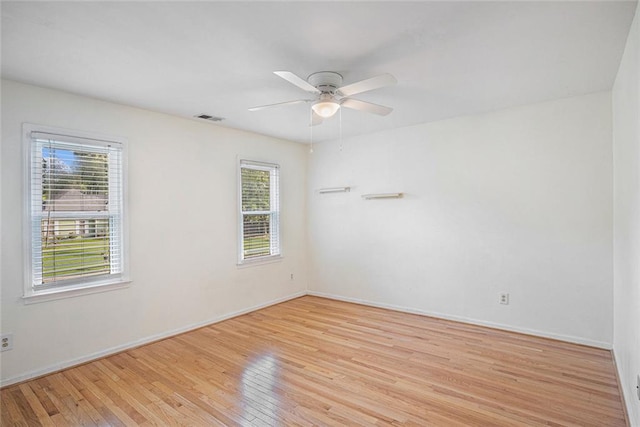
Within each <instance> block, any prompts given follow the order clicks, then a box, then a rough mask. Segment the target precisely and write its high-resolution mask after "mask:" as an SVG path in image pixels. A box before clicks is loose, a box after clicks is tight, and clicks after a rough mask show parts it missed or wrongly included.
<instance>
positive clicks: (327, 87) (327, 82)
mask: <svg viewBox="0 0 640 427" xmlns="http://www.w3.org/2000/svg"><path fill="white" fill-rule="evenodd" d="M307 81H308V82H309V84H311V85H312V86H313V87H315V88H316V89H318V90H319V91H320V92H322V93H330V94H332V95H334V94H335V92H336V90H337V89H338V88H339V87H342V76H341V75H340V74H338V73H336V72H333V71H320V72H318V73H313V74H311V75H310V76H309V77H307Z"/></svg>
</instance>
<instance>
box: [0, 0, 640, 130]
mask: <svg viewBox="0 0 640 427" xmlns="http://www.w3.org/2000/svg"><path fill="white" fill-rule="evenodd" d="M635 7H636V3H635V1H632V2H623V1H605V2H595V1H588V2H581V1H573V2H550V1H539V2H514V1H511V2H451V1H443V2H396V1H393V2H391V1H389V2H371V3H368V2H367V3H365V2H326V3H321V2H273V3H272V2H224V3H222V2H205V1H200V2H182V1H177V2H37V3H36V2H6V1H3V2H2V3H1V8H2V76H3V77H4V78H8V79H12V80H17V81H22V82H26V83H31V84H35V85H40V86H45V87H51V88H56V89H61V90H64V91H69V92H73V93H78V94H82V95H87V96H91V97H96V98H101V99H106V100H109V101H114V102H117V103H122V104H128V105H133V106H137V107H142V108H146V109H150V110H155V111H161V112H165V113H169V114H174V115H179V116H185V117H192V116H194V115H196V114H200V113H207V114H211V115H215V116H222V117H224V118H226V120H225V121H224V122H222V125H224V126H229V127H233V128H238V129H244V130H249V131H253V132H257V133H261V134H266V135H272V136H276V137H279V138H285V139H290V140H294V141H300V142H308V141H309V138H310V132H309V126H308V122H309V104H297V105H292V106H285V107H279V108H274V109H270V110H262V111H258V112H249V111H247V108H248V107H252V106H255V105H262V104H270V103H276V102H283V101H289V100H294V99H302V98H307V94H306V93H305V92H303V91H302V90H301V89H298V88H297V87H295V86H293V85H291V84H289V83H287V82H286V81H284V80H282V79H280V78H279V77H277V76H275V75H274V74H273V73H272V72H273V71H275V70H288V71H292V72H294V73H296V74H298V75H299V76H301V77H303V78H306V77H307V76H308V75H309V74H311V73H313V72H316V71H324V70H331V71H337V72H339V73H341V74H342V75H343V76H344V82H345V84H348V83H351V82H354V81H357V80H361V79H365V78H369V77H373V76H375V75H378V74H382V73H391V74H393V75H394V76H395V77H396V78H397V79H398V84H397V85H396V86H392V87H387V88H383V89H379V90H375V91H371V92H367V93H364V94H361V95H358V96H355V98H359V99H362V100H366V101H370V102H375V103H378V104H383V105H388V106H391V107H394V111H393V112H392V113H391V114H390V115H389V116H386V117H379V116H374V115H369V114H366V113H363V112H359V111H353V110H348V109H343V110H344V112H343V114H342V129H343V135H344V136H351V135H359V134H365V133H368V132H374V131H378V130H382V129H388V128H394V127H400V126H407V125H412V124H417V123H423V122H430V121H435V120H440V119H443V118H448V117H454V116H459V115H465V114H472V113H479V112H486V111H491V110H496V109H500V108H505V107H510V106H516V105H523V104H528V103H533V102H538V101H544V100H550V99H557V98H562V97H567V96H573V95H580V94H585V93H589V92H595V91H601V90H609V89H611V87H612V85H613V81H614V79H615V74H616V71H617V69H618V65H619V63H620V58H621V55H622V51H623V49H624V44H625V41H626V37H627V34H628V31H629V27H630V24H631V21H632V19H633V13H634V10H635ZM337 135H338V118H337V117H336V118H335V119H330V120H327V121H325V123H324V124H322V125H320V126H316V127H314V128H313V139H314V141H320V140H326V139H333V138H335V137H337Z"/></svg>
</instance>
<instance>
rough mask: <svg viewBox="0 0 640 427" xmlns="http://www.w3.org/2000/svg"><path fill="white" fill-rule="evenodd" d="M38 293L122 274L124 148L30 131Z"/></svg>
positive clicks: (34, 280)
mask: <svg viewBox="0 0 640 427" xmlns="http://www.w3.org/2000/svg"><path fill="white" fill-rule="evenodd" d="M30 144H31V147H30V150H31V151H30V153H31V155H30V214H31V242H30V243H31V270H32V271H31V273H32V277H31V278H32V286H33V288H34V290H41V289H46V288H51V287H58V286H67V285H73V284H90V283H92V282H96V281H100V280H104V279H107V278H108V279H117V278H119V277H120V276H121V275H122V272H123V240H124V239H123V216H124V215H123V213H124V206H123V204H124V201H123V200H124V194H123V191H124V190H123V189H124V183H123V146H122V144H121V143H119V142H111V141H103V140H98V139H91V138H79V137H75V136H67V135H58V134H52V133H46V132H36V131H32V132H31V133H30Z"/></svg>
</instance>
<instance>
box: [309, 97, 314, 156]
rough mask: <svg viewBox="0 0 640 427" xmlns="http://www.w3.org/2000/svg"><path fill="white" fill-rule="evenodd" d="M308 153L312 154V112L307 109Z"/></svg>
mask: <svg viewBox="0 0 640 427" xmlns="http://www.w3.org/2000/svg"><path fill="white" fill-rule="evenodd" d="M309 143H310V145H309V153H313V110H312V109H311V108H309Z"/></svg>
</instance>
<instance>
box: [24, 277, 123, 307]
mask: <svg viewBox="0 0 640 427" xmlns="http://www.w3.org/2000/svg"><path fill="white" fill-rule="evenodd" d="M130 283H131V280H126V279H117V280H115V281H107V282H104V283H100V282H98V283H91V284H90V285H86V284H85V285H79V286H75V287H73V286H69V287H64V288H63V287H59V288H49V289H46V290H42V291H38V292H32V293H30V294H25V295H24V296H23V297H22V300H23V301H24V303H25V304H36V303H39V302H45V301H53V300H57V299H63V298H72V297H79V296H81V295H89V294H97V293H100V292H107V291H113V290H115V289H123V288H128V287H129V284H130Z"/></svg>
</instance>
